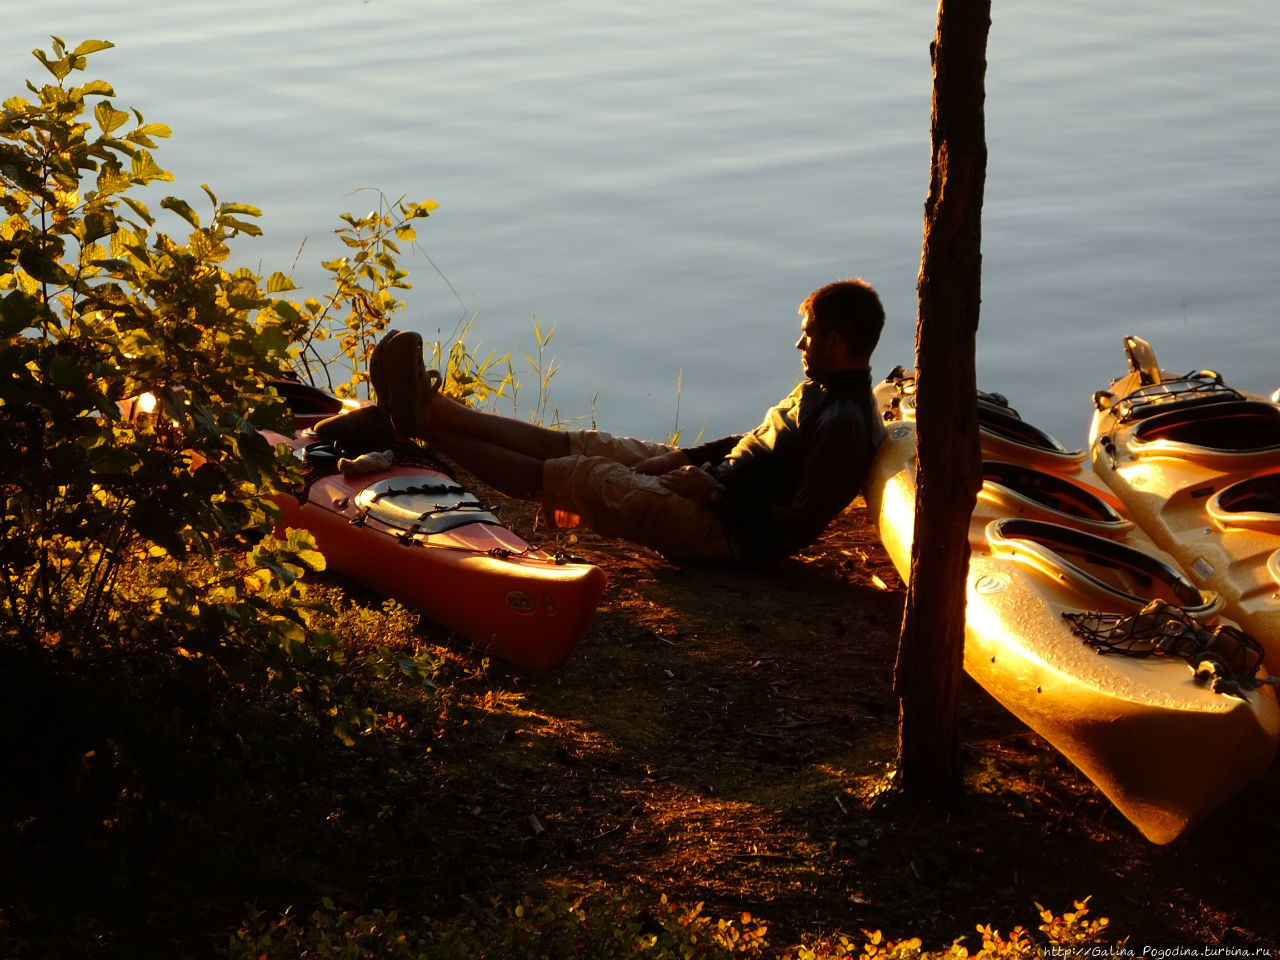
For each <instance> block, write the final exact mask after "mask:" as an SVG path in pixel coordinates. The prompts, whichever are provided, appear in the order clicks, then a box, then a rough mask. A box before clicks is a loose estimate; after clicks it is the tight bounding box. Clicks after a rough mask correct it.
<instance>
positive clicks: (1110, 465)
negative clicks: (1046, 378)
mask: <svg viewBox="0 0 1280 960" xmlns="http://www.w3.org/2000/svg"><path fill="white" fill-rule="evenodd" d="M1125 350H1126V353H1127V355H1128V359H1129V367H1130V371H1129V373H1128V374H1127V375H1125V376H1123V377H1121V378H1120V379H1118V380H1116V381H1115V382H1114V383H1112V385H1111V387H1110V388H1109V389H1108V390H1105V391H1100V392H1099V393H1097V394H1095V396H1094V403H1095V406H1096V407H1097V409H1096V412H1095V413H1094V417H1093V424H1092V428H1091V430H1090V435H1089V450H1090V456H1091V458H1092V461H1093V469H1094V472H1095V473H1096V474H1097V476H1098V477H1100V478H1101V479H1102V480H1103V481H1104V482H1105V483H1106V484H1107V486H1108V487H1110V488H1111V489H1112V490H1113V491H1114V492H1115V494H1116V496H1117V497H1118V498H1119V499H1120V500H1121V501H1122V502H1123V504H1124V508H1125V511H1126V512H1127V513H1128V515H1129V516H1130V517H1131V518H1132V519H1133V520H1134V522H1136V523H1137V524H1138V525H1139V526H1140V527H1142V529H1143V530H1144V531H1145V532H1146V533H1147V534H1148V535H1149V536H1150V537H1151V538H1152V540H1154V541H1155V542H1156V543H1157V544H1158V545H1159V546H1160V547H1161V548H1162V549H1164V550H1165V551H1167V552H1168V553H1169V554H1170V555H1172V556H1173V557H1174V558H1175V560H1176V561H1177V562H1178V564H1179V566H1180V567H1181V568H1182V569H1183V570H1184V571H1186V573H1187V576H1188V577H1189V578H1190V580H1191V581H1192V582H1193V583H1194V584H1195V585H1196V586H1197V587H1199V588H1201V589H1203V590H1212V591H1214V592H1215V593H1217V594H1219V595H1220V596H1221V597H1222V600H1223V612H1224V613H1225V614H1226V615H1227V616H1229V617H1230V618H1231V619H1233V620H1235V621H1237V622H1238V623H1239V624H1240V625H1241V626H1242V627H1243V628H1244V629H1245V630H1246V631H1247V632H1249V633H1250V634H1252V635H1253V636H1254V637H1256V638H1257V639H1258V640H1259V641H1260V642H1261V643H1262V645H1263V647H1264V648H1265V649H1266V652H1267V657H1268V659H1269V660H1270V662H1272V663H1273V664H1280V553H1278V552H1280V404H1277V403H1275V402H1273V401H1272V400H1268V399H1266V398H1263V397H1260V396H1257V395H1255V394H1249V393H1245V392H1243V391H1239V390H1235V389H1232V388H1230V387H1228V386H1227V385H1226V384H1225V383H1223V382H1222V378H1221V377H1219V376H1218V375H1217V374H1216V373H1214V372H1213V371H1210V370H1202V371H1199V372H1196V373H1190V374H1184V375H1176V374H1171V373H1169V372H1168V371H1165V370H1161V369H1160V368H1159V366H1158V365H1157V363H1156V361H1155V357H1154V354H1153V353H1152V351H1151V347H1150V345H1149V344H1147V343H1146V341H1144V340H1142V339H1140V338H1138V337H1128V338H1126V340H1125Z"/></svg>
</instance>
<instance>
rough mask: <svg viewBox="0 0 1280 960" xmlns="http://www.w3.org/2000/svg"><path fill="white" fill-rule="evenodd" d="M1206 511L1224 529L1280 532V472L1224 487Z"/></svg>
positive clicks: (1214, 496) (1206, 506)
mask: <svg viewBox="0 0 1280 960" xmlns="http://www.w3.org/2000/svg"><path fill="white" fill-rule="evenodd" d="M1205 512H1207V513H1208V514H1209V516H1210V517H1212V518H1213V519H1214V520H1216V521H1217V522H1218V523H1219V524H1221V525H1222V526H1224V527H1237V528H1248V529H1253V530H1263V531H1268V532H1273V533H1280V473H1264V474H1260V475H1258V476H1256V477H1249V479H1247V480H1240V481H1238V482H1237V483H1233V484H1231V486H1229V487H1224V488H1223V489H1221V490H1219V491H1218V492H1217V493H1215V494H1214V495H1213V496H1212V497H1210V498H1209V501H1208V503H1206V504H1205Z"/></svg>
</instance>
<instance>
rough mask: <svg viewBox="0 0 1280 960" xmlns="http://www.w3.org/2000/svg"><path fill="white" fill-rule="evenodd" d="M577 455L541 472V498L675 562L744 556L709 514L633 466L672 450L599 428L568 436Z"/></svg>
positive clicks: (554, 462)
mask: <svg viewBox="0 0 1280 960" xmlns="http://www.w3.org/2000/svg"><path fill="white" fill-rule="evenodd" d="M566 436H568V438H569V450H570V454H569V456H567V457H557V458H555V459H553V460H548V461H547V462H546V463H545V465H544V466H543V468H542V499H543V502H544V503H545V504H546V506H547V508H548V512H551V511H553V510H555V509H556V508H559V509H562V510H568V511H570V512H572V513H576V514H578V516H580V517H581V518H582V522H583V523H585V524H586V525H587V526H588V527H590V528H591V529H592V530H595V531H596V532H597V533H600V534H603V535H605V536H607V537H619V538H621V539H623V540H630V541H632V542H633V543H639V544H642V545H643V546H646V547H651V548H652V549H654V550H657V551H658V552H659V553H662V554H664V555H665V556H668V557H670V558H671V559H673V560H731V559H734V558H736V557H738V556H739V551H738V550H737V549H736V548H735V547H734V545H733V542H732V541H731V540H730V539H729V537H728V535H727V534H726V533H725V531H724V526H723V525H722V524H721V522H720V518H719V517H717V516H716V515H715V514H714V513H712V512H711V510H710V509H708V508H707V507H705V506H703V505H702V504H700V503H694V502H693V501H692V500H690V499H688V498H687V497H682V496H680V494H678V493H674V492H673V491H671V490H668V489H667V488H666V487H664V486H663V485H662V484H660V483H659V482H658V478H657V477H655V476H650V475H648V474H641V473H635V472H634V471H633V470H632V469H631V465H632V464H634V463H639V462H640V461H641V460H644V459H647V458H648V457H656V456H661V455H662V454H664V453H670V452H671V451H672V450H673V449H674V448H673V447H669V446H667V445H666V444H662V443H651V442H649V441H645V440H632V439H630V438H628V437H614V436H611V435H610V434H607V433H601V432H599V431H597V430H573V431H567V432H566Z"/></svg>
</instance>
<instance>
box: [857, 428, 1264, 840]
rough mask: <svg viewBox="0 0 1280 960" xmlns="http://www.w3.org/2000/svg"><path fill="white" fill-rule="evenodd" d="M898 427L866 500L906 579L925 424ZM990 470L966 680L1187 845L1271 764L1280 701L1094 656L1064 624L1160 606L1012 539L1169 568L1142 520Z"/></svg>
mask: <svg viewBox="0 0 1280 960" xmlns="http://www.w3.org/2000/svg"><path fill="white" fill-rule="evenodd" d="M887 428H888V429H887V436H886V439H885V441H884V443H883V444H882V446H881V448H880V450H879V451H878V452H877V455H876V458H875V461H874V462H873V464H872V467H871V472H870V475H869V476H868V480H867V485H866V498H867V504H868V508H869V510H870V513H871V517H872V519H873V521H875V522H876V523H877V525H878V527H879V529H880V536H881V540H882V542H883V543H884V545H885V548H886V551H887V552H888V554H889V556H890V558H891V559H892V560H893V563H894V565H895V567H896V568H897V569H898V571H899V573H900V574H901V575H902V576H903V577H904V578H906V577H907V576H909V570H910V563H911V546H912V538H913V535H914V522H915V509H914V506H915V443H916V434H915V425H914V423H913V422H911V421H902V420H899V421H896V422H890V423H889V424H887ZM984 447H985V444H984ZM1001 452H1002V453H1007V452H1008V451H1007V449H1004V448H1002V449H1001ZM1060 459H1061V461H1062V462H1065V460H1066V458H1060ZM1002 462H1005V461H1002ZM1035 462H1036V463H1037V464H1039V466H1040V468H1041V469H1043V470H1046V471H1051V470H1054V469H1055V467H1057V461H1055V460H1054V459H1053V458H1048V459H1046V458H1044V457H1042V456H1037V457H1036V458H1035ZM984 474H986V476H987V477H988V479H987V480H986V481H985V482H984V486H983V491H982V494H980V496H979V498H978V502H977V505H976V508H975V511H974V515H973V517H972V519H971V524H970V549H971V559H970V564H969V571H968V579H967V587H966V615H965V650H964V669H965V671H966V672H967V673H968V674H969V675H970V676H971V677H972V678H973V679H974V680H975V681H976V682H977V683H978V684H979V685H980V686H982V687H983V688H984V689H985V690H986V691H987V692H988V693H990V694H991V695H992V696H993V697H994V699H996V700H997V701H998V702H999V703H1000V704H1001V705H1002V706H1004V707H1005V708H1006V709H1008V710H1009V711H1010V712H1011V713H1013V714H1014V715H1015V716H1017V717H1018V718H1019V719H1020V720H1022V721H1023V722H1024V723H1026V724H1027V725H1028V726H1029V727H1031V729H1033V730H1035V731H1036V732H1037V733H1039V734H1040V735H1041V736H1043V737H1044V738H1045V739H1046V740H1047V741H1048V742H1049V743H1050V744H1052V745H1053V746H1054V747H1055V748H1056V749H1057V750H1059V751H1060V752H1061V753H1062V754H1063V755H1064V756H1065V757H1066V758H1067V759H1068V760H1070V761H1071V762H1072V763H1073V764H1074V765H1075V766H1076V767H1077V768H1079V769H1080V770H1081V772H1083V773H1084V774H1085V775H1086V776H1087V777H1089V779H1090V780H1091V781H1093V783H1094V784H1095V785H1097V787H1098V788H1099V789H1100V790H1101V791H1102V793H1103V794H1104V795H1105V796H1106V797H1107V798H1108V799H1109V800H1110V801H1111V802H1112V803H1113V804H1114V805H1115V807H1116V808H1117V810H1119V811H1120V813H1122V814H1123V815H1124V816H1125V817H1126V818H1127V819H1128V820H1129V821H1130V822H1131V823H1133V824H1134V826H1135V827H1137V829H1138V830H1139V831H1140V832H1141V833H1142V834H1143V835H1144V836H1145V837H1147V839H1149V840H1151V841H1152V842H1154V843H1162V844H1163V843H1168V842H1171V841H1173V840H1175V839H1177V838H1178V837H1180V836H1182V835H1184V834H1185V833H1187V832H1188V831H1189V830H1191V829H1193V828H1194V827H1195V826H1196V825H1197V824H1198V823H1200V822H1201V821H1203V819H1204V818H1205V817H1207V816H1208V815H1209V814H1210V813H1212V812H1213V810H1215V809H1216V808H1218V807H1219V806H1221V804H1222V803H1224V802H1225V801H1226V800H1228V799H1229V798H1230V797H1231V796H1233V795H1235V794H1236V793H1238V792H1239V791H1240V790H1241V789H1243V788H1244V787H1245V786H1246V785H1248V784H1249V783H1251V782H1252V781H1254V780H1256V779H1257V778H1258V777H1259V776H1261V775H1262V773H1263V772H1264V771H1265V770H1266V769H1267V768H1268V767H1269V766H1270V764H1271V763H1272V761H1273V759H1274V757H1275V754H1276V746H1277V743H1278V742H1280V704H1278V703H1277V700H1276V697H1275V694H1274V692H1273V690H1272V688H1271V687H1263V688H1260V689H1259V690H1254V691H1250V692H1249V693H1248V694H1247V696H1245V697H1243V698H1242V697H1236V696H1229V695H1224V694H1220V693H1215V692H1213V691H1212V690H1211V689H1209V688H1208V687H1207V686H1205V685H1203V684H1201V683H1200V682H1198V681H1197V680H1196V679H1195V676H1194V673H1193V670H1192V669H1191V667H1190V666H1188V665H1187V664H1186V663H1185V662H1184V661H1182V660H1169V659H1165V658H1159V659H1155V658H1152V659H1144V660H1139V659H1134V658H1129V657H1123V656H1117V655H1111V656H1101V655H1099V654H1098V653H1096V652H1094V650H1093V649H1092V648H1090V647H1089V646H1087V645H1086V644H1085V643H1084V642H1083V641H1082V640H1081V639H1080V637H1078V636H1076V635H1075V634H1074V633H1073V632H1072V630H1071V628H1070V626H1069V624H1068V622H1067V621H1066V620H1064V619H1063V613H1066V612H1072V611H1075V612H1081V611H1084V610H1095V611H1096V610H1110V611H1112V612H1115V613H1131V612H1135V610H1136V609H1137V608H1140V607H1141V605H1142V604H1143V603H1144V602H1145V601H1146V600H1147V599H1149V597H1147V596H1137V597H1131V596H1127V595H1126V593H1127V590H1129V589H1131V587H1130V586H1129V585H1128V584H1126V583H1124V582H1123V581H1114V582H1095V581H1099V580H1101V579H1103V578H1105V577H1106V576H1108V574H1107V573H1106V572H1105V568H1106V567H1107V564H1106V563H1104V564H1102V567H1103V570H1104V572H1102V573H1099V575H1098V577H1097V578H1094V577H1092V576H1091V575H1090V573H1089V571H1088V570H1087V569H1084V568H1083V566H1087V564H1085V561H1083V560H1082V561H1080V562H1081V564H1082V566H1081V567H1076V566H1074V565H1072V564H1058V565H1055V564H1054V563H1052V562H1048V561H1046V559H1045V557H1046V555H1048V556H1052V553H1051V552H1050V551H1047V550H1043V549H1041V546H1042V545H1040V544H1037V543H1035V542H1033V538H1024V537H1019V536H1013V537H1004V536H1002V535H1001V534H1002V531H1003V530H1008V531H1010V532H1012V533H1017V534H1026V533H1027V532H1028V531H1030V532H1036V533H1040V534H1043V535H1044V539H1045V542H1047V543H1050V544H1053V543H1054V542H1055V541H1056V539H1061V540H1062V542H1063V543H1065V544H1067V545H1068V546H1070V545H1071V544H1074V543H1076V542H1077V541H1078V542H1079V543H1082V544H1085V545H1087V546H1088V547H1089V548H1090V549H1089V550H1084V551H1082V554H1081V555H1086V556H1087V555H1088V554H1089V553H1090V552H1091V551H1092V550H1096V551H1098V552H1100V553H1101V554H1103V555H1108V550H1114V551H1115V552H1116V555H1117V557H1119V558H1123V557H1125V556H1127V555H1128V553H1127V552H1128V551H1138V552H1140V553H1141V554H1143V555H1144V556H1147V557H1151V558H1153V562H1154V563H1156V564H1157V565H1159V564H1161V563H1162V562H1163V561H1164V560H1165V559H1167V558H1164V557H1162V556H1161V555H1160V553H1159V551H1157V550H1155V549H1154V548H1153V546H1152V545H1151V542H1150V540H1149V539H1147V538H1146V537H1145V536H1144V535H1143V534H1142V533H1141V531H1139V530H1137V529H1135V527H1134V525H1133V524H1132V522H1131V519H1130V518H1126V517H1123V516H1121V517H1119V518H1117V519H1110V518H1108V517H1107V516H1106V514H1105V512H1103V513H1096V512H1095V511H1093V510H1086V511H1077V510H1075V509H1074V507H1073V505H1072V503H1071V502H1070V500H1071V498H1066V502H1064V501H1063V500H1052V501H1050V502H1049V504H1045V503H1040V502H1038V501H1037V500H1035V499H1034V498H1033V497H1032V496H1030V495H1028V496H1021V495H1019V494H1018V491H1017V490H1012V491H1011V490H1010V489H1008V488H1002V484H1001V483H1000V482H999V481H1000V480H1002V479H1008V478H1010V477H1012V476H1015V474H1012V473H1008V472H1004V473H1001V472H995V473H993V472H992V471H991V469H990V464H989V463H985V464H984ZM1055 476H1056V477H1058V479H1062V477H1061V474H1057V473H1055ZM1066 479H1067V481H1068V482H1071V483H1074V484H1077V485H1078V486H1079V489H1080V490H1081V491H1082V492H1081V497H1082V498H1083V501H1082V502H1087V501H1088V496H1087V495H1088V494H1089V493H1095V494H1101V492H1102V491H1101V488H1100V486H1099V485H1098V484H1097V482H1096V480H1094V479H1093V478H1092V477H1090V476H1089V474H1088V472H1087V471H1079V472H1072V474H1071V476H1070V477H1067V478H1066ZM1036 492H1037V491H1035V490H1031V491H1028V493H1029V494H1035V493H1036ZM1099 499H1101V500H1102V501H1103V502H1104V503H1109V502H1110V501H1108V500H1107V498H1106V497H1105V496H1100V498H1099ZM1073 513H1076V514H1081V513H1082V514H1083V515H1078V516H1073ZM1011 517H1012V518H1015V519H1013V520H1010V519H1009V518H1011ZM1082 537H1083V538H1087V539H1083V540H1081V539H1079V538H1082ZM993 541H994V543H993ZM1103 544H1111V545H1112V546H1111V547H1110V548H1107V547H1104V546H1103ZM1064 552H1065V553H1067V554H1068V555H1069V554H1070V550H1067V549H1066V548H1064ZM1152 569H1158V567H1153V568H1152ZM1171 576H1172V577H1177V573H1176V571H1171ZM1142 579H1143V578H1142V577H1138V578H1136V580H1137V581H1140V580H1142ZM1183 582H1184V584H1185V585H1184V586H1181V587H1178V588H1177V589H1176V590H1175V589H1174V588H1173V587H1170V588H1169V590H1170V592H1169V596H1168V598H1167V599H1170V600H1171V601H1172V600H1176V601H1178V605H1179V606H1183V607H1186V606H1190V605H1192V603H1193V600H1192V598H1193V597H1194V599H1195V601H1198V602H1199V603H1200V608H1201V609H1202V610H1205V611H1210V610H1212V609H1213V607H1214V606H1215V605H1216V603H1217V601H1216V600H1215V599H1214V598H1212V597H1211V596H1204V595H1202V594H1200V592H1199V591H1195V590H1194V589H1192V588H1191V586H1190V584H1186V583H1185V581H1183ZM1152 590H1153V591H1155V590H1156V588H1152ZM1154 595H1158V591H1156V592H1155V594H1154Z"/></svg>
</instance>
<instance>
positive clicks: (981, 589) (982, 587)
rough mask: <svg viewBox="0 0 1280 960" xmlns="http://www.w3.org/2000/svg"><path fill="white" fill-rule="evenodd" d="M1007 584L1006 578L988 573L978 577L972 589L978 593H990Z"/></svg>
mask: <svg viewBox="0 0 1280 960" xmlns="http://www.w3.org/2000/svg"><path fill="white" fill-rule="evenodd" d="M1007 586H1009V581H1008V580H1006V579H1005V578H1004V577H997V576H995V575H989V576H985V577H979V578H978V580H977V582H976V583H974V585H973V589H974V590H975V591H977V592H978V593H983V594H991V593H999V592H1000V591H1001V590H1003V589H1004V588H1005V587H1007Z"/></svg>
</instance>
